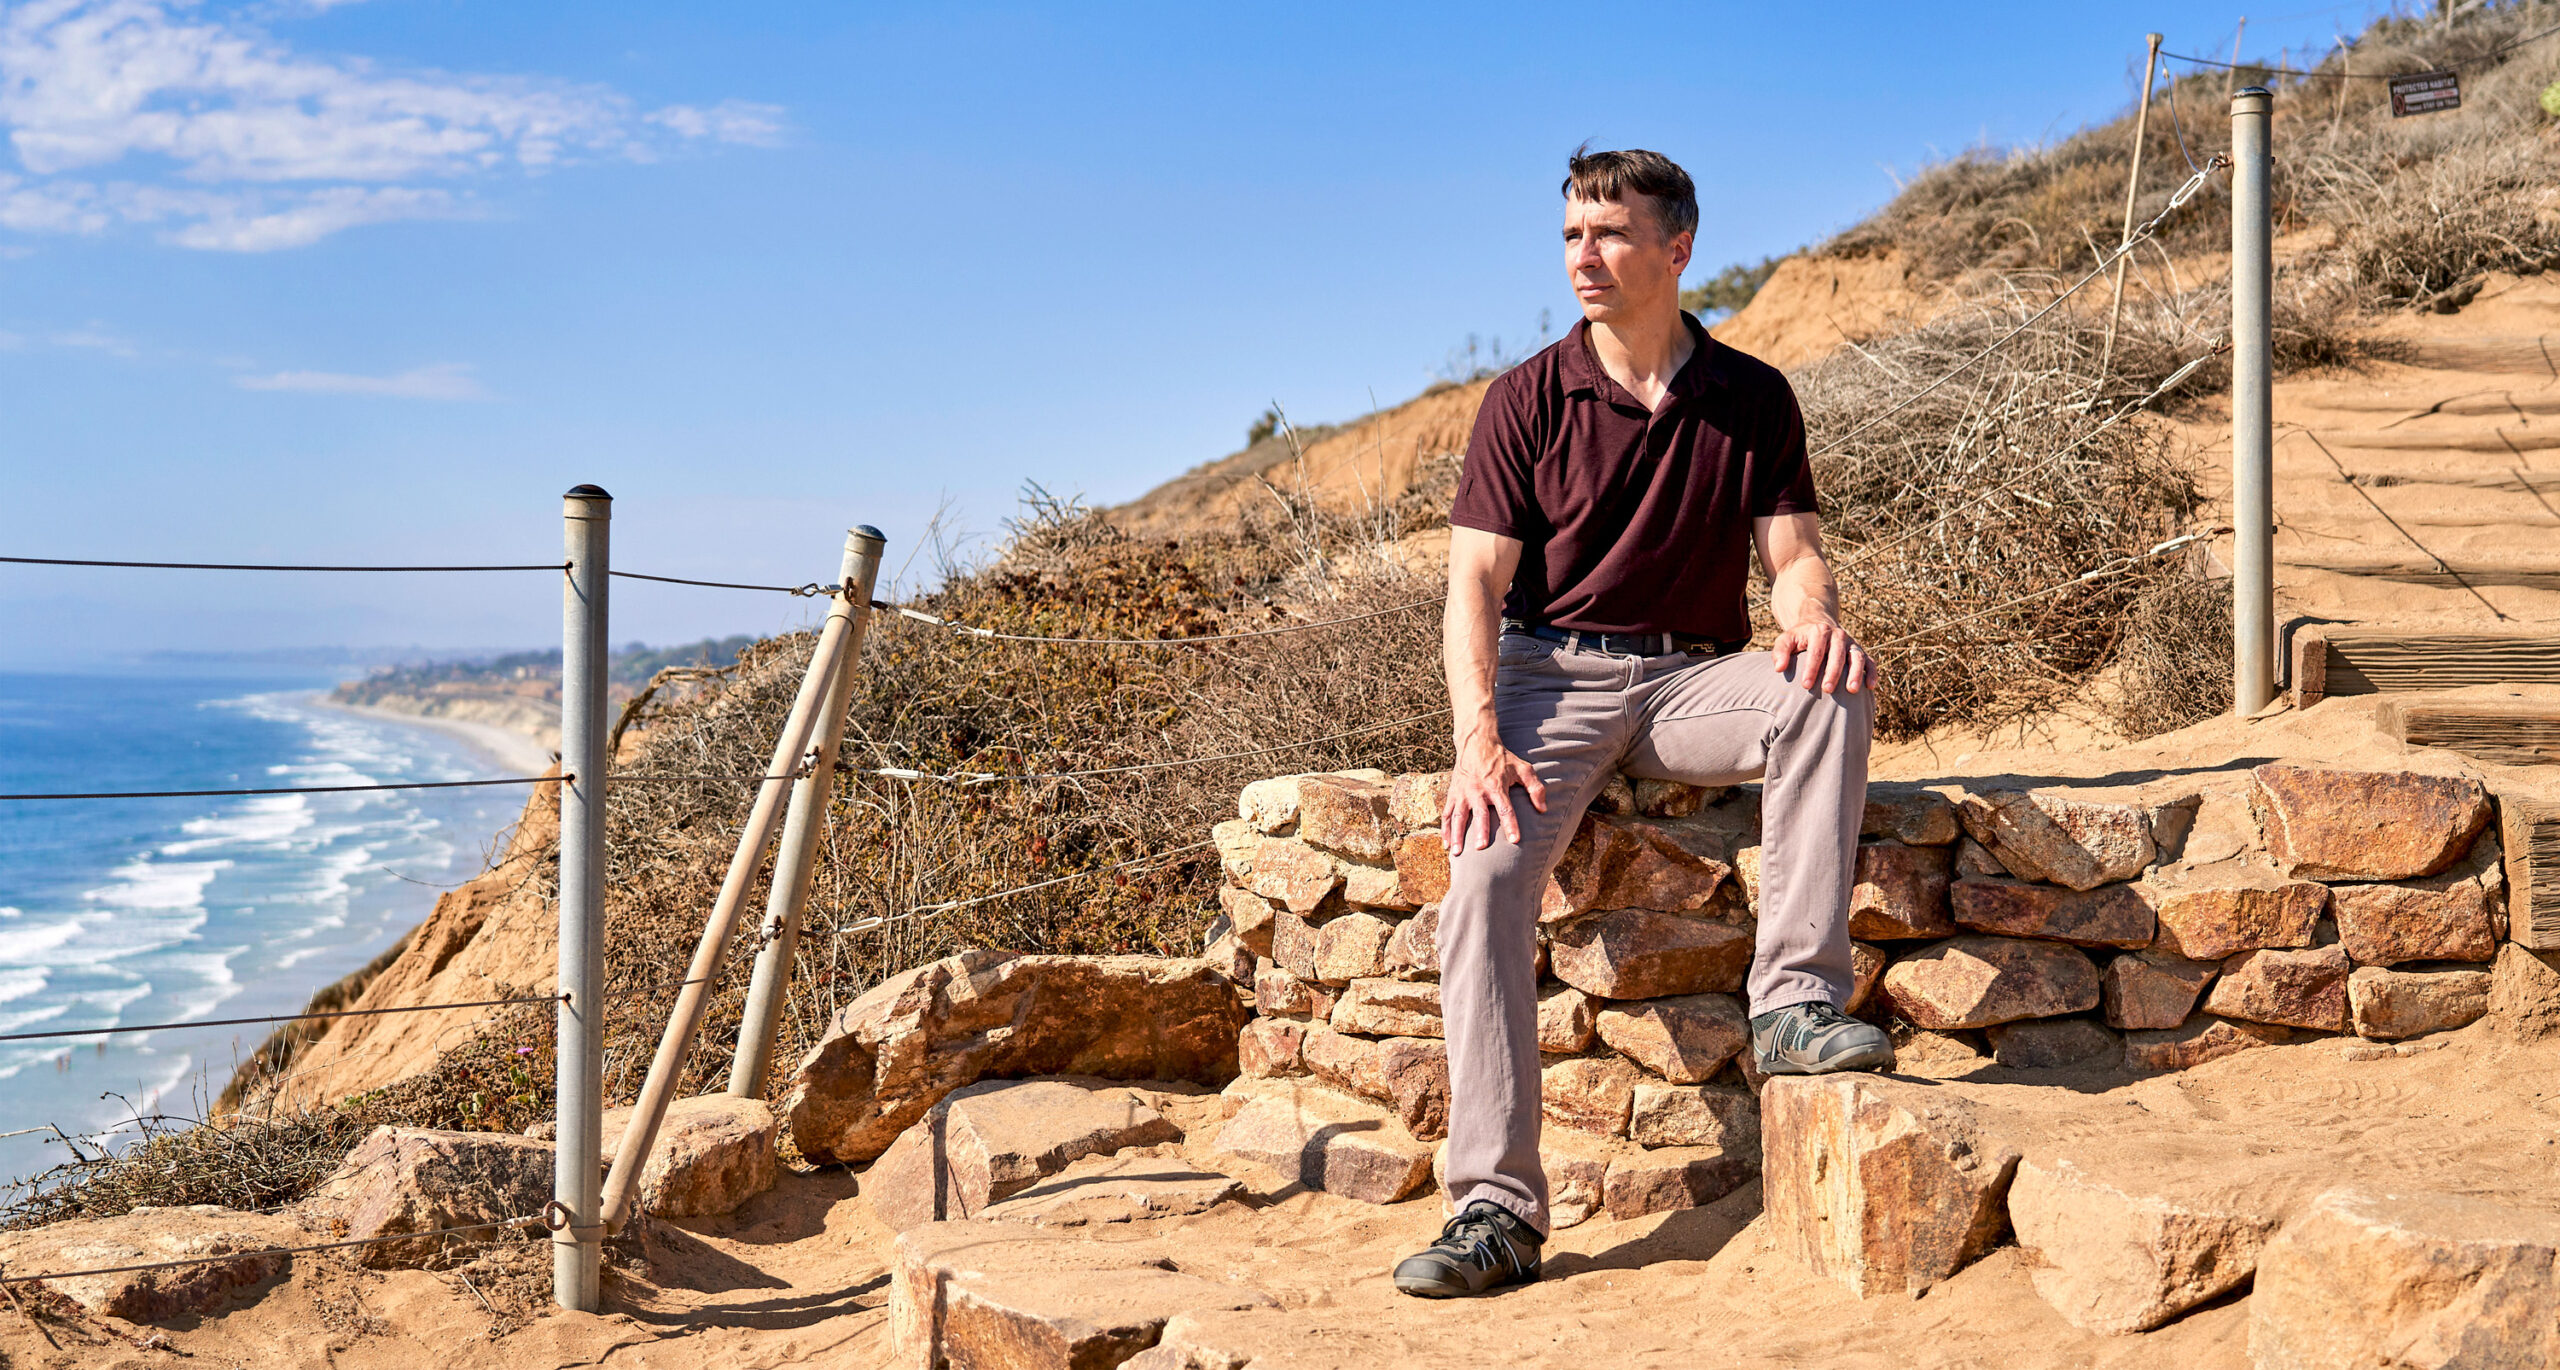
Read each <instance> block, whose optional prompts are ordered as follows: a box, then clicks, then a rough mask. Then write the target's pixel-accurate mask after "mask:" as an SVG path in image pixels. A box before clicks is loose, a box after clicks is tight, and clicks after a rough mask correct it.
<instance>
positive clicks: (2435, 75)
mask: <svg viewBox="0 0 2560 1370" xmlns="http://www.w3.org/2000/svg"><path fill="white" fill-rule="evenodd" d="M2460 108H2462V74H2461V73H2460V72H2454V71H2422V72H2419V73H2417V74H2416V75H2413V76H2394V77H2392V78H2391V117H2392V118H2394V119H2405V118H2407V117H2409V116H2410V115H2412V114H2435V113H2438V112H2440V111H2443V110H2448V109H2460Z"/></svg>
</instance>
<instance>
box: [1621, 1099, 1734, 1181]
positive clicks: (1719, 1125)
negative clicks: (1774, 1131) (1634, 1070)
mask: <svg viewBox="0 0 2560 1370" xmlns="http://www.w3.org/2000/svg"><path fill="white" fill-rule="evenodd" d="M1627 1136H1628V1137H1629V1138H1631V1139H1632V1140H1634V1141H1635V1142H1636V1144H1637V1145H1639V1146H1711V1147H1714V1148H1716V1149H1717V1150H1718V1151H1721V1152H1725V1153H1727V1154H1730V1155H1733V1156H1738V1157H1743V1158H1745V1159H1748V1160H1750V1161H1752V1162H1754V1163H1755V1164H1756V1163H1757V1162H1758V1160H1759V1157H1760V1101H1759V1098H1758V1096H1756V1095H1754V1094H1753V1093H1752V1092H1751V1091H1750V1090H1747V1089H1742V1088H1739V1087H1737V1086H1733V1085H1666V1084H1662V1083H1659V1082H1657V1081H1652V1080H1639V1081H1638V1082H1637V1083H1636V1088H1635V1100H1634V1107H1633V1109H1632V1110H1631V1111H1630V1113H1629V1115H1628V1119H1627Z"/></svg>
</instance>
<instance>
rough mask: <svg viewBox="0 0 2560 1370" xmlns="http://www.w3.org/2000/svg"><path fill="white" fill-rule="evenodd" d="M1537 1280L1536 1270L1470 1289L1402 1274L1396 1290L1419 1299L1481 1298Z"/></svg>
mask: <svg viewBox="0 0 2560 1370" xmlns="http://www.w3.org/2000/svg"><path fill="white" fill-rule="evenodd" d="M1537 1282H1538V1273H1537V1272H1536V1271H1531V1272H1530V1273H1528V1274H1526V1275H1523V1276H1521V1277H1520V1278H1518V1279H1516V1280H1503V1281H1501V1282H1499V1283H1496V1284H1488V1285H1486V1286H1485V1287H1484V1288H1482V1289H1468V1288H1465V1287H1463V1286H1453V1285H1447V1284H1442V1283H1440V1282H1439V1281H1437V1280H1413V1281H1410V1282H1408V1281H1407V1280H1406V1279H1405V1278H1404V1277H1403V1276H1401V1275H1399V1276H1397V1277H1395V1284H1396V1292H1397V1293H1399V1294H1411V1295H1412V1296H1414V1297H1415V1298H1417V1299H1480V1298H1483V1297H1484V1296H1485V1295H1487V1294H1498V1293H1501V1292H1502V1291H1503V1290H1505V1289H1513V1288H1517V1287H1518V1286H1520V1285H1524V1284H1536V1283H1537Z"/></svg>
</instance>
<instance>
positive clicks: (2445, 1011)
mask: <svg viewBox="0 0 2560 1370" xmlns="http://www.w3.org/2000/svg"><path fill="white" fill-rule="evenodd" d="M2489 984H2490V974H2489V972H2488V971H2485V970H2386V969H2384V968H2382V967H2380V966H2364V967H2360V968H2359V969H2358V970H2357V971H2356V972H2355V973H2354V974H2352V975H2350V976H2348V977H2347V1012H2348V1016H2349V1018H2350V1020H2351V1021H2352V1022H2353V1023H2354V1025H2355V1030H2356V1035H2357V1036H2359V1037H2371V1038H2375V1039H2377V1040H2380V1041H2397V1040H2399V1039H2401V1038H2404V1037H2423V1036H2425V1035H2426V1034H2428V1033H2430V1032H2443V1031H2446V1030H2448V1029H2451V1028H2458V1027H2464V1026H2467V1025H2469V1024H2471V1023H2475V1022H2478V1021H2479V1020H2480V1017H2481V1015H2482V1014H2485V1013H2487V1012H2488V1011H2489Z"/></svg>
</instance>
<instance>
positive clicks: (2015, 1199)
mask: <svg viewBox="0 0 2560 1370" xmlns="http://www.w3.org/2000/svg"><path fill="white" fill-rule="evenodd" d="M2164 1179H2165V1180H2166V1182H2163V1181H2164ZM2009 1221H2010V1223H2011V1224H2012V1226H2013V1227H2014V1228H2015V1230H2016V1232H2017V1236H2018V1245H2019V1247H2020V1248H2021V1249H2023V1250H2024V1251H2025V1252H2026V1255H2027V1257H2028V1269H2029V1276H2030V1278H2032V1279H2033V1280H2034V1281H2035V1286H2036V1292H2037V1293H2038V1294H2041V1295H2043V1296H2044V1300H2045V1302H2047V1303H2049V1304H2052V1305H2053V1306H2054V1308H2055V1310H2056V1311H2058V1312H2060V1313H2061V1314H2062V1316H2063V1317H2064V1319H2066V1320H2067V1321H2069V1322H2070V1323H2071V1325H2072V1326H2074V1327H2085V1328H2088V1329H2089V1330H2091V1331H2093V1332H2106V1333H2114V1334H2120V1333H2126V1332H2147V1331H2149V1330H2150V1329H2152V1328H2154V1327H2158V1326H2160V1325H2161V1324H2162V1323H2165V1322H2167V1321H2169V1320H2170V1319H2172V1318H2175V1317H2177V1316H2178V1315H2179V1314H2181V1313H2184V1312H2186V1311H2187V1310H2188V1309H2190V1308H2193V1307H2195V1306H2196V1305H2198V1304H2201V1303H2204V1302H2206V1301H2207V1300H2210V1299H2214V1298H2217V1297H2219V1296H2221V1295H2222V1294H2224V1293H2226V1292H2228V1291H2230V1290H2231V1289H2233V1288H2236V1287H2238V1286H2239V1285H2240V1284H2241V1282H2243V1281H2245V1280H2247V1279H2248V1278H2249V1276H2250V1273H2251V1272H2252V1271H2254V1270H2255V1269H2256V1268H2257V1262H2258V1253H2259V1250H2260V1248H2262V1247H2263V1246H2264V1245H2265V1244H2266V1242H2267V1239H2268V1238H2269V1237H2271V1236H2273V1235H2274V1234H2275V1231H2276V1225H2277V1221H2278V1219H2277V1215H2276V1214H2275V1213H2274V1212H2273V1211H2272V1205H2270V1204H2262V1203H2253V1202H2250V1201H2248V1200H2247V1199H2246V1198H2243V1197H2242V1196H2240V1195H2238V1194H2232V1193H2222V1192H2217V1190H2216V1189H2215V1188H2214V1187H2213V1186H2212V1184H2211V1178H2210V1177H2209V1176H2177V1177H2161V1176H2154V1175H2148V1174H2144V1175H2141V1176H2139V1178H2136V1179H2133V1180H2131V1181H2130V1182H2128V1181H2127V1180H2126V1179H2124V1178H2121V1177H2117V1176H2114V1175H2111V1174H2092V1173H2090V1172H2088V1171H2084V1170H2083V1169H2082V1168H2081V1167H2080V1166H2079V1165H2077V1164H2075V1163H2074V1162H2073V1161H2071V1160H2068V1159H2054V1160H2046V1159H2042V1158H2037V1157H2030V1158H2028V1159H2026V1160H2024V1161H2022V1162H2020V1164H2019V1166H2018V1176H2017V1179H2016V1180H2015V1181H2014V1182H2013V1183H2012V1184H2011V1185H2010V1186H2009Z"/></svg>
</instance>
